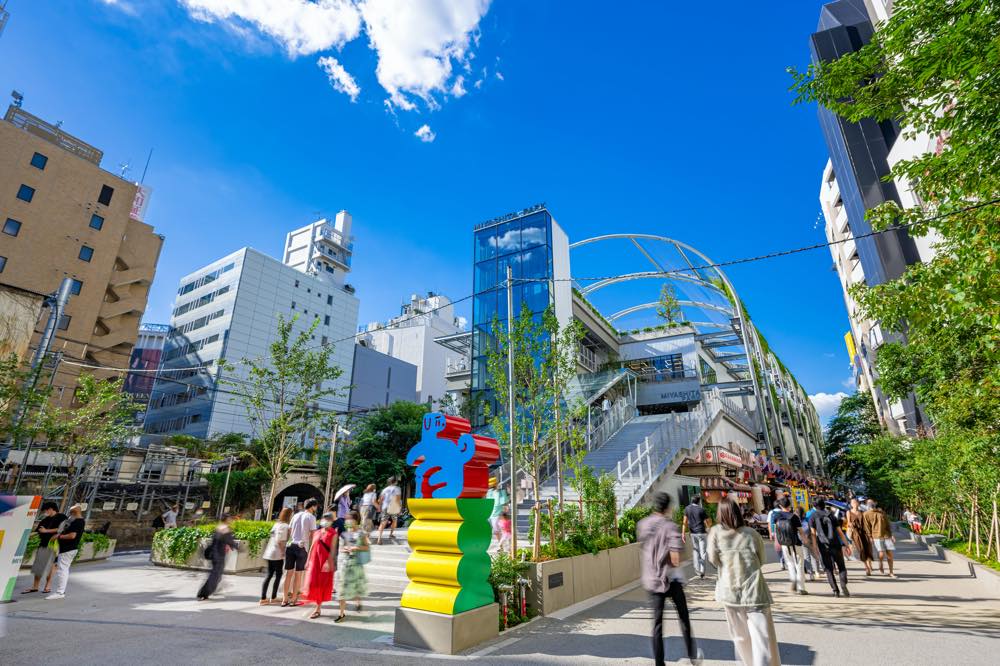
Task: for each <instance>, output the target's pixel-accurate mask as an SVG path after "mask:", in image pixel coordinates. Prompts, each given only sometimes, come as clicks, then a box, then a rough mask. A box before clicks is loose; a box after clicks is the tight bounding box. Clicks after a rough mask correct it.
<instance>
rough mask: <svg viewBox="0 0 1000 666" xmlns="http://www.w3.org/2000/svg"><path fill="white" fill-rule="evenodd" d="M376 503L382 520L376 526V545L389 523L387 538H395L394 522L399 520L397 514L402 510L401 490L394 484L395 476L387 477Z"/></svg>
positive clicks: (379, 543)
mask: <svg viewBox="0 0 1000 666" xmlns="http://www.w3.org/2000/svg"><path fill="white" fill-rule="evenodd" d="M378 504H379V508H380V510H381V511H382V520H381V521H380V522H379V526H378V545H380V546H381V545H382V531H383V530H384V529H385V528H386V527H387V526H388V525H389V524H390V523H392V527H390V528H389V538H390V539H395V538H396V536H395V534H396V522H397V521H398V520H399V514H400V513H402V511H403V491H402V490H400V489H399V486H397V485H396V477H390V478H389V481H388V482H387V483H386V486H385V488H383V489H382V493H381V494H380V495H379V500H378Z"/></svg>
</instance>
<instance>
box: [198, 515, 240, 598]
mask: <svg viewBox="0 0 1000 666" xmlns="http://www.w3.org/2000/svg"><path fill="white" fill-rule="evenodd" d="M231 522H232V516H230V515H229V514H228V513H224V514H222V520H221V521H220V522H219V524H218V525H217V526H216V528H215V531H214V532H213V533H212V540H211V541H209V542H208V546H206V547H205V559H206V560H208V561H209V562H210V563H211V565H212V568H211V569H209V572H208V578H206V579H205V582H204V583H203V584H202V586H201V588H200V589H199V590H198V601H208V598H209V597H210V596H212V595H213V594H215V591H216V590H217V589H218V587H219V583H220V582H221V581H222V573H223V570H224V569H225V568H226V553H228V552H229V551H230V550H236V548H237V545H236V539H235V538H234V537H233V530H232V528H231V527H230V523H231Z"/></svg>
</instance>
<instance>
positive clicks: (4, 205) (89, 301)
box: [0, 105, 163, 407]
mask: <svg viewBox="0 0 1000 666" xmlns="http://www.w3.org/2000/svg"><path fill="white" fill-rule="evenodd" d="M102 158H103V153H102V152H101V151H100V150H98V149H97V148H95V147H93V146H91V145H90V144H88V143H86V142H84V141H82V140H80V139H78V138H77V137H75V136H72V135H70V134H68V133H66V132H65V131H64V130H63V129H62V128H61V127H60V126H59V125H55V124H51V123H48V122H46V121H44V120H42V119H41V118H38V117H37V116H34V115H32V114H30V113H28V112H27V111H25V110H23V109H22V108H20V107H19V106H17V105H14V106H11V107H10V108H8V109H7V113H6V115H5V116H4V119H3V122H0V224H2V225H3V227H2V231H3V233H0V281H2V282H3V283H4V284H7V285H10V286H12V287H16V288H19V289H22V290H26V291H30V292H35V293H40V294H50V293H53V292H55V291H56V290H57V289H58V288H59V285H60V284H61V283H62V281H63V279H64V278H69V279H71V280H72V281H73V287H72V295H71V297H70V299H69V303H68V305H67V306H66V310H65V313H64V315H63V317H62V318H61V320H60V322H59V325H58V330H57V332H56V337H55V340H54V342H53V344H52V346H51V351H52V352H59V353H61V354H62V359H63V361H64V362H63V363H61V364H60V365H59V369H58V372H57V374H56V376H55V378H54V381H53V387H54V397H53V400H54V401H55V402H56V403H57V404H60V405H62V406H64V407H68V406H69V405H70V404H71V401H72V396H73V390H74V388H75V387H76V377H77V375H78V374H79V372H80V365H79V364H85V365H103V366H111V367H117V368H121V367H127V366H128V363H129V358H130V356H131V354H132V348H133V346H134V345H135V341H136V336H137V335H138V328H139V321H140V319H141V318H142V313H143V312H144V311H145V309H146V299H147V296H148V294H149V286H150V284H151V283H152V281H153V274H154V273H155V271H156V263H157V260H158V259H159V256H160V248H161V246H162V245H163V236H160V235H159V234H156V233H154V231H153V228H152V227H151V226H149V225H148V224H146V223H145V222H143V219H144V216H145V211H146V206H147V204H148V202H149V189H148V188H147V187H145V186H143V185H139V184H137V183H132V182H129V181H127V180H125V179H123V178H120V177H119V176H117V175H115V174H113V173H110V172H108V171H105V170H104V169H102V168H101V160H102ZM45 319H46V317H45V313H44V312H43V313H42V317H41V318H40V320H39V322H38V328H37V330H36V331H35V333H34V335H33V338H32V341H31V347H32V348H33V347H34V346H35V345H36V344H37V343H38V340H39V336H40V331H41V327H42V326H44V323H45Z"/></svg>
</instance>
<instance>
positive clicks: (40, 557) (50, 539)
mask: <svg viewBox="0 0 1000 666" xmlns="http://www.w3.org/2000/svg"><path fill="white" fill-rule="evenodd" d="M41 514H42V519H41V520H40V521H38V525H36V526H35V531H36V532H38V548H36V549H35V560H34V562H32V563H31V575H32V576H33V577H34V580H33V582H32V584H31V587H29V588H28V589H27V590H21V594H31V593H32V592H38V586H39V585H40V584H41V582H42V579H43V578H44V579H45V587H44V588H43V589H42V592H43V593H45V594H51V593H52V575H53V573H55V569H54V568H53V566H52V565H53V564H54V563H55V561H56V557H58V555H59V542H58V540H54V537H55V536H56V534H58V533H59V527H60V526H61V525H62V524H63V522H64V521H65V520H66V516H64V515H63V514H61V513H59V506H58V505H57V504H56V503H55V502H44V503H43V504H42V509H41Z"/></svg>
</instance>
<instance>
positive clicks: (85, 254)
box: [80, 245, 94, 261]
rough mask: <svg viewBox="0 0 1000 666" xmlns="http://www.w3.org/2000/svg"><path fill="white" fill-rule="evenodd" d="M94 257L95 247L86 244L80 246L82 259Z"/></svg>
mask: <svg viewBox="0 0 1000 666" xmlns="http://www.w3.org/2000/svg"><path fill="white" fill-rule="evenodd" d="M93 258H94V248H92V247H89V246H87V245H84V246H83V247H81V248H80V259H82V260H83V261H90V260H91V259H93Z"/></svg>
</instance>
